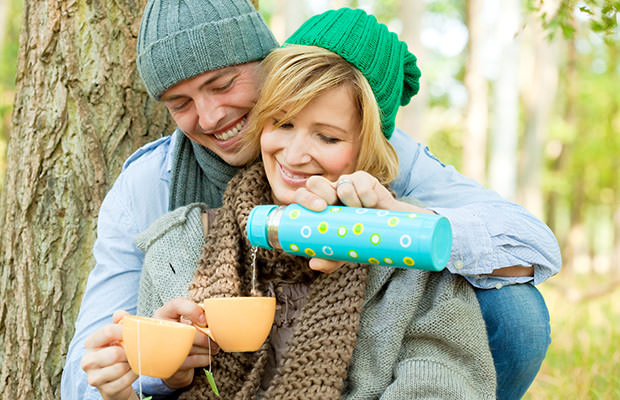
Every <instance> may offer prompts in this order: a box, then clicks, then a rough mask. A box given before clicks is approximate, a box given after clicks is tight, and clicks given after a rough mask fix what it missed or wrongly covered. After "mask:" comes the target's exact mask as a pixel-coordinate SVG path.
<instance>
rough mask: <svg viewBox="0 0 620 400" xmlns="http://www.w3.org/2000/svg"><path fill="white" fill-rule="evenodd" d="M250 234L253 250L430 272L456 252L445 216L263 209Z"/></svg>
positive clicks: (360, 210) (353, 209) (249, 228)
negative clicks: (268, 250)
mask: <svg viewBox="0 0 620 400" xmlns="http://www.w3.org/2000/svg"><path fill="white" fill-rule="evenodd" d="M246 233H247V235H248V239H249V241H250V244H251V245H252V246H258V247H264V248H268V249H273V248H278V249H282V250H284V251H285V252H287V253H290V254H295V255H299V256H304V257H319V258H326V259H331V260H339V261H346V262H356V263H361V264H375V265H385V266H392V267H401V268H417V269H424V270H428V271H441V270H442V269H443V268H444V267H445V266H446V263H447V262H448V259H449V258H450V251H451V250H452V228H451V227H450V222H449V221H448V219H447V218H446V217H442V216H440V215H435V214H421V213H411V212H402V211H388V210H377V209H373V208H357V207H344V206H328V207H327V208H326V209H325V210H324V211H322V212H314V211H310V210H308V209H306V208H304V207H301V206H300V205H298V204H291V205H288V206H276V205H261V206H257V207H255V208H254V209H252V211H251V213H250V216H249V217H248V223H247V227H246Z"/></svg>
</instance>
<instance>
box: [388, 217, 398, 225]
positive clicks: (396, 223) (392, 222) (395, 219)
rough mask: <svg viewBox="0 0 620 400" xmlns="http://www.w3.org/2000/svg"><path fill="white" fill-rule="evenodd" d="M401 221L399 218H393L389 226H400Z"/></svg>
mask: <svg viewBox="0 0 620 400" xmlns="http://www.w3.org/2000/svg"><path fill="white" fill-rule="evenodd" d="M399 221H400V220H399V219H398V217H392V218H390V219H388V225H389V226H396V225H398V222H399Z"/></svg>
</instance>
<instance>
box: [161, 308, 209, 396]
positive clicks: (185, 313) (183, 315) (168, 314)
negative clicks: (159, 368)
mask: <svg viewBox="0 0 620 400" xmlns="http://www.w3.org/2000/svg"><path fill="white" fill-rule="evenodd" d="M153 317H154V318H159V319H165V320H168V321H176V322H184V323H195V324H197V325H200V326H204V325H205V324H206V323H207V320H206V319H205V315H204V311H203V309H202V308H200V306H199V305H198V304H196V303H194V302H193V301H191V300H188V299H183V298H177V299H173V300H170V301H169V302H167V303H166V304H164V305H163V306H161V307H160V308H159V309H157V310H156V311H155V313H154V314H153ZM209 346H210V347H211V349H210V350H209ZM219 350H220V348H219V347H218V346H217V344H216V343H215V342H214V341H213V340H210V339H209V337H208V336H207V335H205V334H204V333H202V332H199V331H197V332H196V336H195V337H194V345H193V346H192V349H191V350H190V352H189V355H188V356H187V358H186V359H185V361H184V362H183V364H182V365H181V366H180V367H179V370H178V371H177V372H176V373H175V374H174V375H172V376H171V377H170V378H168V379H164V383H165V384H166V386H168V387H170V388H172V389H179V388H183V387H186V386H189V385H190V384H191V383H192V381H193V379H194V368H199V367H206V366H208V365H209V364H211V358H210V357H209V353H210V354H211V355H212V356H213V355H215V354H216V353H217V352H218V351H219Z"/></svg>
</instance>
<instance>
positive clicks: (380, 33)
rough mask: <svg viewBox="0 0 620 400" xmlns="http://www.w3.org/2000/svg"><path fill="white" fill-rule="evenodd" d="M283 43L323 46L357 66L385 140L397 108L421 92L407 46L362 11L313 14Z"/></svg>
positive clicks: (392, 129)
mask: <svg viewBox="0 0 620 400" xmlns="http://www.w3.org/2000/svg"><path fill="white" fill-rule="evenodd" d="M285 44H300V45H306V46H318V47H322V48H324V49H327V50H330V51H333V52H334V53H336V54H339V55H340V56H341V57H342V58H344V59H345V60H347V61H348V62H350V63H351V64H353V65H354V66H356V67H357V68H358V69H359V70H360V71H361V72H362V74H363V75H364V76H365V77H366V79H367V80H368V83H369V84H370V87H371V88H372V91H373V93H374V95H375V98H376V99H377V104H378V105H379V110H380V111H381V128H382V130H383V134H384V135H385V137H386V138H388V139H389V138H391V137H392V133H393V132H394V121H395V119H396V112H397V111H398V108H399V106H404V105H407V104H409V101H410V100H411V97H413V96H414V95H415V94H416V93H418V90H419V89H420V74H421V73H420V69H419V68H418V67H417V65H416V61H417V59H416V57H415V56H414V55H413V54H411V53H410V52H409V50H408V49H407V44H406V43H405V42H402V41H400V40H399V39H398V36H397V35H396V34H395V33H394V32H390V31H389V30H388V28H387V26H385V25H384V24H381V23H379V22H378V21H377V19H376V18H375V17H374V16H373V15H368V14H366V12H364V11H363V10H359V9H355V10H354V9H351V8H341V9H340V10H330V11H327V12H324V13H322V14H319V15H315V16H314V17H312V18H310V19H309V20H308V21H306V22H305V23H304V24H303V25H302V26H301V27H300V28H299V29H298V30H297V31H296V32H295V33H293V35H291V37H289V38H288V39H287V40H286V42H285Z"/></svg>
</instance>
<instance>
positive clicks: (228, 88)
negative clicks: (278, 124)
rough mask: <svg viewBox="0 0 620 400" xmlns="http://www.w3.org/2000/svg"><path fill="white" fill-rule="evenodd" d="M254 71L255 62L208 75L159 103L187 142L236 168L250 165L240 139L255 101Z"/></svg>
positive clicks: (187, 83) (185, 84)
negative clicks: (210, 152) (241, 149)
mask: <svg viewBox="0 0 620 400" xmlns="http://www.w3.org/2000/svg"><path fill="white" fill-rule="evenodd" d="M257 71H258V62H251V63H247V64H241V65H234V66H230V67H225V68H221V69H217V70H215V71H208V72H205V73H203V74H201V75H198V76H195V77H193V78H190V79H187V80H184V81H182V82H179V83H177V84H176V85H175V86H173V87H171V88H170V89H168V90H166V91H165V92H164V94H163V95H162V96H161V101H162V102H163V103H164V104H165V106H166V107H167V108H168V111H170V115H171V116H172V118H173V119H174V121H175V122H176V124H177V126H178V127H179V128H180V129H181V130H182V131H183V133H185V135H186V136H187V137H188V138H190V139H191V140H193V141H194V142H196V143H198V144H200V145H203V146H205V147H207V148H209V149H211V150H212V151H213V152H214V153H215V154H217V155H218V156H220V158H222V160H224V161H225V162H227V163H228V164H230V165H234V166H240V165H243V164H245V163H247V162H248V161H250V160H248V158H249V154H247V153H249V152H250V151H249V150H247V151H246V152H244V153H241V152H240V147H241V146H240V139H241V136H242V135H243V133H244V131H245V126H246V122H247V117H248V113H249V112H250V110H251V109H252V107H254V104H255V103H256V99H257V97H258V77H257Z"/></svg>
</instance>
